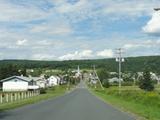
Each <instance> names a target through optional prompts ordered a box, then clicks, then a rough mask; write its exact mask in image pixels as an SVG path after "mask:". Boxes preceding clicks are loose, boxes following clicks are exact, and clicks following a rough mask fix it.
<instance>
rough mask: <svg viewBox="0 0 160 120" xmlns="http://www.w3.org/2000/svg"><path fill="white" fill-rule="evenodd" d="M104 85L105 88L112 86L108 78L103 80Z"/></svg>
mask: <svg viewBox="0 0 160 120" xmlns="http://www.w3.org/2000/svg"><path fill="white" fill-rule="evenodd" d="M103 87H105V88H109V87H110V84H109V81H108V80H103Z"/></svg>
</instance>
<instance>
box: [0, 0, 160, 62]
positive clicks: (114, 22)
mask: <svg viewBox="0 0 160 120" xmlns="http://www.w3.org/2000/svg"><path fill="white" fill-rule="evenodd" d="M158 7H160V0H0V59H29V60H73V59H101V58H113V57H115V52H116V48H123V51H124V53H123V56H124V57H130V56H148V55H160V11H154V10H153V8H158Z"/></svg>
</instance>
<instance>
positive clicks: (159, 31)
mask: <svg viewBox="0 0 160 120" xmlns="http://www.w3.org/2000/svg"><path fill="white" fill-rule="evenodd" d="M143 31H144V32H146V33H148V34H151V35H158V36H160V12H155V13H154V14H153V15H152V18H151V20H149V21H148V23H147V24H146V26H144V27H143Z"/></svg>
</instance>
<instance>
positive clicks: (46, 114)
mask: <svg viewBox="0 0 160 120" xmlns="http://www.w3.org/2000/svg"><path fill="white" fill-rule="evenodd" d="M0 120H135V118H133V117H132V116H130V115H129V114H127V113H124V112H121V111H119V110H117V109H115V108H113V107H112V106H110V105H107V104H106V103H104V102H102V101H101V100H100V99H98V98H97V97H95V96H94V95H92V94H91V93H90V92H89V91H88V90H87V89H86V86H85V85H84V84H83V83H81V84H80V85H79V86H78V87H77V89H75V90H74V91H72V92H70V93H68V94H65V95H64V96H61V97H57V98H55V99H50V100H47V101H43V102H39V103H37V104H33V105H27V106H24V107H20V108H18V109H14V110H9V111H5V112H1V113H0Z"/></svg>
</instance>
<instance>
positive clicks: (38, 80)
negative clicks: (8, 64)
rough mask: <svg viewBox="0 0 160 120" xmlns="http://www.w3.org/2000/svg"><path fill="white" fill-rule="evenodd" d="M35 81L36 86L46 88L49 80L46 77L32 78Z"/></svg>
mask: <svg viewBox="0 0 160 120" xmlns="http://www.w3.org/2000/svg"><path fill="white" fill-rule="evenodd" d="M30 78H31V79H32V80H34V81H35V83H36V85H38V86H39V87H40V88H45V87H46V86H47V80H46V79H45V78H44V77H30Z"/></svg>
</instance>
